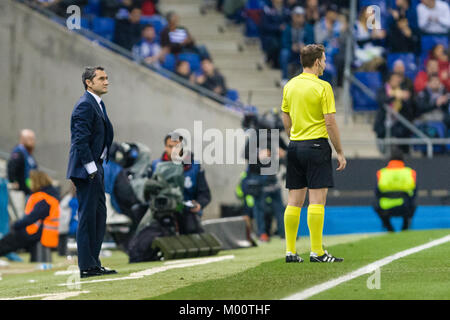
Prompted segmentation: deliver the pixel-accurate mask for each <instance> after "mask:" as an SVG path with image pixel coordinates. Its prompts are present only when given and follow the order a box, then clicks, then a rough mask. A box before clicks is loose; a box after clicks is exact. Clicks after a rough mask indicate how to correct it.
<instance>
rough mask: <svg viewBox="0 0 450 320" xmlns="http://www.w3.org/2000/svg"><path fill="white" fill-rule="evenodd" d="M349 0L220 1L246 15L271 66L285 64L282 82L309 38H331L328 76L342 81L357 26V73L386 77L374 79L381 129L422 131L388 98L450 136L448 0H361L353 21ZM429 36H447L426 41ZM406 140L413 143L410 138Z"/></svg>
mask: <svg viewBox="0 0 450 320" xmlns="http://www.w3.org/2000/svg"><path fill="white" fill-rule="evenodd" d="M230 2H231V3H240V7H239V8H238V9H235V12H233V13H232V14H230V12H227V11H226V10H225V8H226V7H227V4H228V3H230ZM220 4H222V7H221V6H220ZM349 4H350V1H339V0H324V1H321V0H284V1H283V0H245V1H242V0H223V1H218V9H219V10H222V11H223V12H224V14H225V16H226V17H227V18H228V19H230V20H233V21H234V22H235V23H240V22H241V20H239V19H236V16H239V15H240V16H241V17H243V22H244V24H245V34H246V35H247V36H249V37H256V38H258V39H260V43H261V48H262V50H263V52H264V54H265V57H266V63H267V64H268V66H270V67H272V68H280V69H281V82H280V84H281V86H283V85H284V84H285V83H286V82H287V81H288V80H289V79H290V78H292V77H293V76H295V75H297V74H299V73H300V72H301V71H302V70H301V64H300V57H299V54H298V53H299V50H300V49H301V48H302V47H303V46H305V45H307V44H309V43H321V44H323V45H324V46H325V48H326V56H327V68H326V70H325V72H324V75H323V79H324V80H327V81H329V82H330V83H331V84H332V85H335V86H336V85H337V86H341V85H342V84H343V73H344V72H343V71H344V65H345V42H346V39H347V35H348V34H349V32H352V33H353V45H352V65H351V67H352V71H353V73H354V74H355V73H372V74H376V75H380V79H381V81H380V87H379V88H376V87H372V86H370V85H369V87H370V89H371V90H374V92H375V93H376V94H377V101H376V102H375V104H377V107H376V108H377V109H378V111H377V115H376V118H375V123H374V131H375V133H376V135H377V137H378V138H384V137H386V129H389V131H390V135H391V136H392V137H397V138H412V137H414V134H413V133H412V132H411V131H410V130H409V129H407V128H406V127H405V126H404V125H403V124H402V123H401V122H399V121H398V120H396V119H395V118H391V117H387V116H386V110H385V109H384V108H383V107H382V106H388V107H390V108H393V109H394V110H396V111H397V112H398V113H399V114H401V115H403V116H404V118H406V119H407V120H409V121H410V122H412V123H414V124H415V125H416V126H417V127H418V128H419V129H420V130H422V131H423V132H424V133H425V134H427V135H428V136H430V137H432V138H445V137H450V115H449V114H450V110H449V108H450V104H449V100H450V99H449V90H450V66H449V52H448V37H449V33H450V9H449V4H448V1H445V0H386V1H377V0H373V1H368V0H367V1H366V0H358V1H357V4H358V6H357V10H358V11H357V16H356V21H355V24H354V25H353V26H350V27H349V14H350V8H349ZM372 5H376V6H377V7H372ZM235 7H238V6H235ZM253 27H255V28H253ZM426 37H438V38H440V40H437V41H436V42H435V43H431V45H429V44H428V45H424V38H426ZM433 41H435V40H433ZM396 55H397V56H396ZM406 56H407V57H408V59H407V58H405V57H406ZM393 57H394V58H393ZM410 57H412V59H409V58H410ZM402 148H403V149H404V151H408V150H409V148H408V146H407V145H403V146H402ZM416 149H421V148H416ZM447 149H448V150H450V145H449V146H448V147H447ZM422 150H423V148H422ZM440 150H443V151H445V150H446V148H445V147H444V148H441V149H440Z"/></svg>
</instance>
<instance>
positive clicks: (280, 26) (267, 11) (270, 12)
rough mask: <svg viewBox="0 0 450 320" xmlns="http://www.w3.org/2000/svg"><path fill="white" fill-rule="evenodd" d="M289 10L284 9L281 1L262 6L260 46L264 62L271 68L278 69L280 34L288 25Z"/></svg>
mask: <svg viewBox="0 0 450 320" xmlns="http://www.w3.org/2000/svg"><path fill="white" fill-rule="evenodd" d="M289 19H290V16H289V10H288V9H287V8H285V7H284V5H283V0H271V2H270V4H269V5H266V6H264V10H263V14H262V18H261V26H260V30H261V44H262V49H263V51H264V53H265V56H266V62H267V63H269V64H270V66H271V67H272V68H278V67H279V56H280V50H281V34H282V33H283V31H284V30H285V29H286V27H287V24H288V23H289Z"/></svg>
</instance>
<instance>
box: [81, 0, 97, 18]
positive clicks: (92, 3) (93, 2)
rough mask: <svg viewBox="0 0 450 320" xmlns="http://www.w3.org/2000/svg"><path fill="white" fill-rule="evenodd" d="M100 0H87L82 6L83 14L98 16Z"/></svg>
mask: <svg viewBox="0 0 450 320" xmlns="http://www.w3.org/2000/svg"><path fill="white" fill-rule="evenodd" d="M100 2H101V0H89V1H88V4H87V5H85V6H84V7H83V10H82V12H83V14H85V15H88V14H91V15H94V16H100V15H101V6H100Z"/></svg>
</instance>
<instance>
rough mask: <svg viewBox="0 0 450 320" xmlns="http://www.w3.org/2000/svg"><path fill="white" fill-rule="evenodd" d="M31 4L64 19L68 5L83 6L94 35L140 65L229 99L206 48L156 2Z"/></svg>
mask: <svg viewBox="0 0 450 320" xmlns="http://www.w3.org/2000/svg"><path fill="white" fill-rule="evenodd" d="M30 1H33V2H36V3H38V4H39V5H41V6H42V7H44V8H46V9H49V10H51V11H53V12H54V13H56V14H57V15H59V16H66V9H67V7H68V6H69V5H72V4H74V5H77V6H79V7H81V8H82V12H81V13H82V19H85V20H86V21H89V22H90V27H91V29H92V30H93V31H94V32H97V33H99V35H101V36H104V37H105V38H109V40H111V41H112V42H114V43H115V44H117V45H119V46H120V47H122V48H124V49H126V50H128V51H131V53H132V56H133V59H134V60H135V61H137V62H138V63H145V64H148V65H151V66H153V67H155V68H156V69H159V68H164V69H167V70H169V71H172V72H174V73H175V74H177V75H178V76H180V77H181V78H183V79H185V80H187V81H189V82H190V83H191V84H196V85H200V86H202V87H204V88H206V89H209V90H211V91H213V92H214V93H216V94H218V95H220V96H222V97H226V96H227V93H228V89H227V86H226V84H225V78H224V76H223V75H222V74H221V73H220V71H219V70H218V69H217V68H216V67H215V65H214V63H213V59H212V57H211V55H210V53H209V52H208V49H207V48H206V46H204V45H201V44H198V43H196V41H195V38H194V37H193V35H192V34H191V33H190V32H189V30H188V29H187V28H186V27H184V26H183V25H181V24H180V17H179V15H178V14H177V13H176V12H173V11H171V12H167V13H165V15H163V14H162V12H161V11H160V10H159V8H158V4H159V2H160V1H159V0H30ZM96 18H101V19H103V21H100V22H98V21H99V20H98V19H96ZM149 18H150V19H149ZM151 18H155V19H154V20H152V19H151ZM94 24H98V27H97V28H96V26H94ZM102 24H103V25H102ZM88 25H89V23H88ZM104 25H106V27H105V26H104ZM103 29H105V31H103ZM109 29H112V32H111V36H110V37H108V35H107V31H106V30H108V31H111V30H109ZM236 99H238V98H236Z"/></svg>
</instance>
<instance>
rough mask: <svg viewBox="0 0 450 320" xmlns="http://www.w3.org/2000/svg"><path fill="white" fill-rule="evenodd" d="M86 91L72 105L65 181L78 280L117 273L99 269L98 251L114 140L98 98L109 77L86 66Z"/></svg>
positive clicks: (104, 226)
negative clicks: (72, 199) (74, 219)
mask: <svg viewBox="0 0 450 320" xmlns="http://www.w3.org/2000/svg"><path fill="white" fill-rule="evenodd" d="M82 81H83V85H84V87H85V89H86V92H85V93H84V95H83V96H82V97H81V98H80V99H79V100H78V102H77V103H76V104H75V108H74V109H73V112H72V117H71V121H70V130H71V147H70V154H69V165H68V169H67V178H68V179H71V180H72V181H73V183H74V184H75V186H76V189H77V198H78V203H79V207H78V229H77V236H76V237H77V248H78V266H79V268H80V276H81V278H85V277H91V276H99V275H104V274H113V273H117V272H116V271H114V270H110V269H107V268H104V267H102V265H101V263H100V259H99V255H100V249H101V246H102V241H103V237H104V235H105V230H106V205H105V186H104V180H103V179H104V174H103V166H102V164H103V161H108V156H109V152H108V150H109V149H110V148H111V144H112V141H113V137H114V131H113V127H112V125H111V122H110V121H109V119H108V115H107V113H106V108H105V104H104V103H103V101H102V100H101V98H100V97H101V96H102V95H103V94H105V93H107V92H108V84H109V83H108V75H107V74H106V72H105V70H104V68H102V67H87V68H86V69H85V71H84V73H83V75H82Z"/></svg>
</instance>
